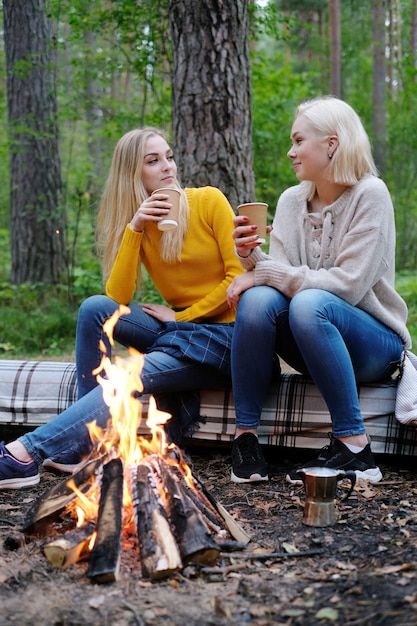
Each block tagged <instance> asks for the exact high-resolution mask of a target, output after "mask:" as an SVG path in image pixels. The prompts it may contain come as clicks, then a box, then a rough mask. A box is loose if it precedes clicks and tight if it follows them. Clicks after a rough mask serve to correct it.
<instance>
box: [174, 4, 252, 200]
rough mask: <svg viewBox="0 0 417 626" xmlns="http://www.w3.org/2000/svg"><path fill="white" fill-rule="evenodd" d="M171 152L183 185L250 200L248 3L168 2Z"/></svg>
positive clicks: (250, 119)
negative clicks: (210, 188)
mask: <svg viewBox="0 0 417 626" xmlns="http://www.w3.org/2000/svg"><path fill="white" fill-rule="evenodd" d="M169 19H170V24H171V33H172V45H173V55H174V64H173V74H172V118H173V130H174V142H175V151H176V154H177V157H178V162H179V164H180V170H181V177H182V180H183V183H184V184H186V185H194V186H202V185H207V184H210V185H214V186H216V187H219V188H220V189H221V190H222V191H223V192H224V193H225V194H226V196H227V197H228V199H229V201H230V202H231V204H232V206H233V207H234V208H236V206H237V205H238V204H240V203H242V202H250V201H251V200H255V179H254V172H253V152H252V116H251V77H250V62H249V40H248V34H249V14H248V1H247V0H227V1H225V0H194V1H193V2H192V3H191V4H190V2H189V0H170V2H169Z"/></svg>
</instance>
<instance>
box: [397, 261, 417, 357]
mask: <svg viewBox="0 0 417 626" xmlns="http://www.w3.org/2000/svg"><path fill="white" fill-rule="evenodd" d="M396 288H397V290H398V292H399V293H400V295H401V296H402V297H403V298H404V300H405V301H406V303H407V306H408V324H407V326H408V330H409V331H410V334H411V339H412V341H413V346H414V351H416V349H417V276H416V274H415V272H408V271H401V272H398V273H397V275H396Z"/></svg>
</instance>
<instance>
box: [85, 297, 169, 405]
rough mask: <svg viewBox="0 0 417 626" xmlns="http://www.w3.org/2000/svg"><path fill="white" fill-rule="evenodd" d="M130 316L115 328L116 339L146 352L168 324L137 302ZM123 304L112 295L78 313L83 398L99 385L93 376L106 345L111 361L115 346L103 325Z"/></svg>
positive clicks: (94, 299) (87, 304) (93, 300)
mask: <svg viewBox="0 0 417 626" xmlns="http://www.w3.org/2000/svg"><path fill="white" fill-rule="evenodd" d="M128 306H129V309H130V313H129V314H127V315H121V316H120V318H119V319H118V321H117V323H116V325H115V327H114V329H113V339H114V341H115V342H117V343H119V344H121V345H122V346H124V347H125V348H128V347H132V348H135V349H136V350H138V352H142V353H146V352H147V351H148V350H149V348H150V347H151V346H152V344H153V343H154V341H155V339H157V337H158V336H159V335H161V334H164V332H165V324H164V323H163V322H160V321H159V320H157V319H155V318H154V317H152V316H151V315H148V314H147V313H144V311H143V309H142V306H141V305H140V304H137V303H135V302H131V303H130V304H129V305H128ZM118 309H119V304H118V303H117V302H116V301H115V300H112V299H111V298H109V297H108V296H91V297H90V298H87V299H86V300H84V302H82V303H81V306H80V309H79V311H78V319H77V331H76V341H75V359H76V363H77V378H78V398H82V397H83V396H85V394H87V393H88V392H89V391H91V390H92V389H94V387H96V386H97V384H98V383H97V380H96V374H93V370H95V369H96V368H97V367H98V366H99V365H100V362H101V358H102V356H103V352H102V350H101V346H103V345H104V347H105V353H106V355H107V356H108V357H109V358H111V345H110V342H109V338H108V335H107V334H106V333H105V332H104V331H103V324H104V323H105V322H106V321H107V320H108V319H110V317H111V316H112V315H113V313H115V312H116V311H118Z"/></svg>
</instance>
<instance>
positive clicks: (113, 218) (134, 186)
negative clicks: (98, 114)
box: [96, 126, 189, 287]
mask: <svg viewBox="0 0 417 626" xmlns="http://www.w3.org/2000/svg"><path fill="white" fill-rule="evenodd" d="M155 135H158V136H160V137H162V138H163V139H165V140H166V136H165V134H164V133H163V132H162V131H161V130H159V129H157V128H153V127H151V126H147V127H145V128H142V129H140V128H137V129H134V130H131V131H129V132H128V133H126V134H125V135H123V137H121V139H119V141H118V142H117V144H116V147H115V149H114V152H113V157H112V161H111V165H110V171H109V175H108V178H107V181H106V183H105V186H104V191H103V194H102V197H101V203H100V208H99V212H98V216H97V229H96V242H97V252H98V254H99V256H100V257H101V258H102V260H103V279H104V281H105V282H106V281H107V279H108V277H109V275H110V272H111V269H112V267H113V264H114V262H115V260H116V256H117V253H118V251H119V248H120V244H121V242H122V238H123V234H124V231H125V229H126V226H127V224H129V223H130V221H131V220H132V218H133V216H134V215H135V213H136V211H137V210H138V208H139V206H140V205H141V204H142V202H143V201H144V200H145V199H146V198H147V197H148V195H149V194H148V192H147V190H146V189H145V186H144V184H143V180H142V170H143V164H144V160H145V153H146V143H147V141H148V140H149V139H150V138H151V137H154V136H155ZM174 186H175V187H176V188H177V189H179V190H180V191H181V211H180V219H179V224H178V228H177V229H175V231H166V232H164V233H163V234H162V237H161V257H162V258H163V259H164V260H165V261H167V262H174V261H176V260H180V259H181V250H182V245H183V241H184V236H185V233H186V231H187V226H188V216H189V207H188V202H187V198H186V195H185V193H184V191H183V190H182V188H181V184H180V181H179V179H178V177H177V178H176V180H175V181H174ZM145 236H146V231H145ZM138 279H139V280H138V287H139V283H140V263H139V266H138Z"/></svg>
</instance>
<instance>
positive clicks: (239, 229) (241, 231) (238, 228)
mask: <svg viewBox="0 0 417 626" xmlns="http://www.w3.org/2000/svg"><path fill="white" fill-rule="evenodd" d="M247 222H248V218H247V217H246V216H240V215H237V216H236V217H235V218H234V220H233V223H234V227H235V228H234V231H233V233H232V237H233V239H234V240H235V247H236V252H237V253H238V255H239V256H240V257H242V258H246V257H248V256H249V255H250V253H251V252H252V250H253V249H254V248H256V247H257V246H261V245H262V244H263V243H264V242H263V241H262V240H259V239H258V235H257V234H256V226H251V225H250V224H248V223H247ZM271 230H272V226H267V227H266V232H267V233H270V232H271Z"/></svg>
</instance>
